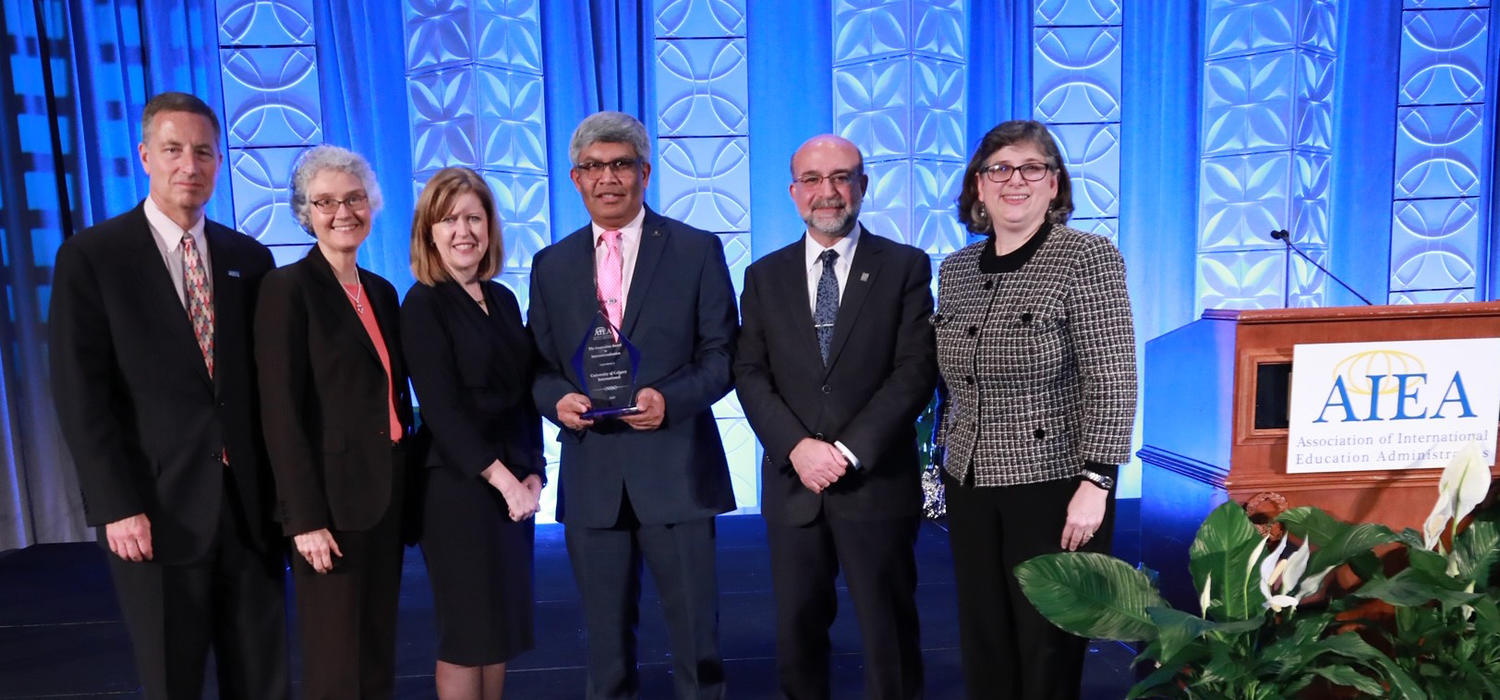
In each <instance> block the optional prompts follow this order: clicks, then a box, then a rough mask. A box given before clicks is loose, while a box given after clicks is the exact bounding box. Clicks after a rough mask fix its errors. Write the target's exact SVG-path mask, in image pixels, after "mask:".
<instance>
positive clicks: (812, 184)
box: [792, 173, 854, 190]
mask: <svg viewBox="0 0 1500 700" xmlns="http://www.w3.org/2000/svg"><path fill="white" fill-rule="evenodd" d="M824 180H827V181H828V183H829V184H831V185H833V186H834V187H835V188H838V189H843V188H845V187H848V186H849V183H850V182H853V181H854V173H834V174H832V175H813V174H810V173H809V174H807V175H802V176H800V177H797V178H794V179H793V180H792V184H794V185H796V186H798V187H801V188H803V189H806V190H814V189H817V188H818V186H819V185H822V184H823V181H824Z"/></svg>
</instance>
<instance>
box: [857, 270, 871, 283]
mask: <svg viewBox="0 0 1500 700" xmlns="http://www.w3.org/2000/svg"><path fill="white" fill-rule="evenodd" d="M859 281H861V282H869V281H870V273H868V272H861V273H859Z"/></svg>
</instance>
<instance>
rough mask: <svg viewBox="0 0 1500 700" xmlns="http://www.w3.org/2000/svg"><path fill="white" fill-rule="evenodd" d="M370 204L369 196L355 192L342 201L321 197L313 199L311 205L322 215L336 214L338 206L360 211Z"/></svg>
mask: <svg viewBox="0 0 1500 700" xmlns="http://www.w3.org/2000/svg"><path fill="white" fill-rule="evenodd" d="M369 203H370V196H369V195H367V194H365V193H363V192H356V193H354V194H351V195H349V196H348V197H345V198H343V199H334V198H333V197H323V198H322V199H314V200H313V201H312V202H311V204H312V205H313V206H314V207H317V208H318V211H320V212H323V213H324V214H337V213H338V211H339V207H340V206H348V207H349V209H350V211H360V210H361V209H364V208H365V206H367V205H368V204H369Z"/></svg>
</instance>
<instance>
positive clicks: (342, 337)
mask: <svg viewBox="0 0 1500 700" xmlns="http://www.w3.org/2000/svg"><path fill="white" fill-rule="evenodd" d="M380 203H381V202H380V186H379V185H378V184H377V183H376V181H375V175H374V173H372V172H371V171H370V165H369V163H367V162H366V161H365V159H364V158H362V157H360V156H359V155H358V154H356V153H353V152H351V151H349V150H347V149H343V148H339V147H337V146H318V147H316V148H313V149H312V150H310V151H308V152H306V153H305V154H303V155H302V157H301V158H300V159H299V160H298V163H297V167H296V171H295V173H294V175H293V177H292V207H293V210H294V211H295V212H296V215H297V220H298V221H299V222H301V224H302V226H303V227H304V228H305V229H307V231H308V233H310V234H311V235H312V236H313V237H314V238H316V239H317V244H316V245H314V246H313V247H312V249H311V250H309V251H308V253H307V256H306V257H305V258H303V259H302V260H301V261H299V262H296V263H293V264H291V265H288V266H286V267H283V268H280V269H277V270H274V271H272V272H270V273H268V274H267V275H266V276H265V279H264V281H263V282H262V283H261V289H260V303H259V304H258V306H257V307H256V313H255V358H256V363H257V366H258V369H259V381H260V393H261V413H262V422H263V424H264V426H263V427H264V432H265V437H266V447H267V452H268V453H269V454H270V461H271V468H272V471H273V472H274V473H275V477H276V491H277V498H278V501H279V508H278V512H277V516H278V520H279V521H280V522H281V526H282V529H283V531H284V532H285V533H286V534H287V536H289V537H291V538H292V541H293V543H294V545H295V547H296V550H297V553H296V554H295V555H293V556H292V578H293V581H294V582H295V585H296V601H297V618H298V623H299V627H300V631H301V635H302V657H303V665H302V669H303V670H302V676H303V685H304V695H305V696H306V697H309V698H389V697H391V695H392V692H393V690H394V685H395V660H396V602H397V593H398V592H399V589H400V584H401V555H402V546H401V530H402V528H401V520H402V507H401V506H402V501H403V492H404V490H405V484H406V481H407V472H408V465H407V459H406V457H405V454H404V453H405V442H406V441H405V440H403V438H404V436H406V435H407V433H408V432H409V428H410V426H411V424H412V411H411V398H410V397H409V396H408V393H407V375H406V368H405V365H404V363H403V361H402V355H401V343H400V339H401V330H400V327H399V326H398V324H399V321H400V310H399V306H398V303H397V297H396V290H395V288H394V287H392V286H391V283H390V282H387V281H386V280H384V279H382V278H381V277H380V276H379V275H376V274H374V273H372V272H370V271H369V270H364V269H360V268H359V267H358V266H357V265H356V264H355V256H356V254H357V253H358V252H359V246H360V244H361V243H363V242H364V240H365V238H366V237H367V236H369V235H370V222H371V219H372V218H373V217H374V215H375V213H376V211H378V210H379V209H380Z"/></svg>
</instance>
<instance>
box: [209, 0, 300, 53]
mask: <svg viewBox="0 0 1500 700" xmlns="http://www.w3.org/2000/svg"><path fill="white" fill-rule="evenodd" d="M218 10H219V14H218V17H219V44H220V45H221V46H306V45H309V44H312V43H313V41H314V38H315V37H314V36H313V3H312V0H221V1H220V2H219V4H218Z"/></svg>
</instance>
